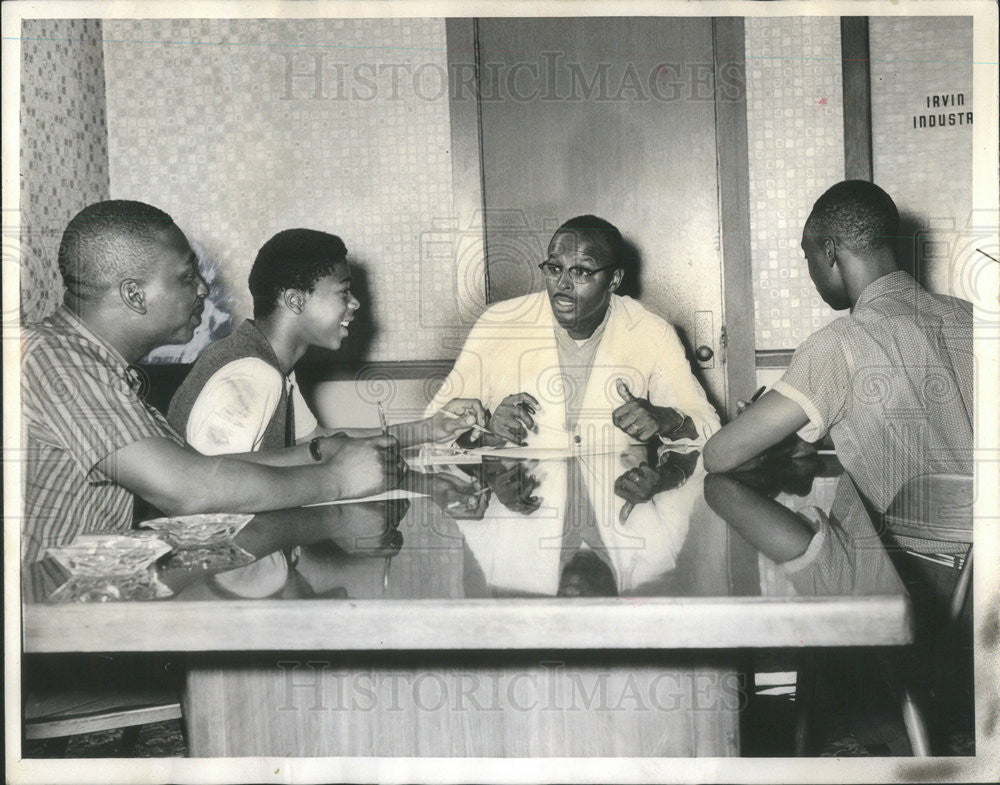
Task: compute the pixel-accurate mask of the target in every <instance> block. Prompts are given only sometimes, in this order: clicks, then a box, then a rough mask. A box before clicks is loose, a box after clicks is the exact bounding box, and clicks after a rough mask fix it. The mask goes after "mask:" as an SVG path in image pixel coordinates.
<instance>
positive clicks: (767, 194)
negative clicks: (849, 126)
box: [746, 17, 844, 350]
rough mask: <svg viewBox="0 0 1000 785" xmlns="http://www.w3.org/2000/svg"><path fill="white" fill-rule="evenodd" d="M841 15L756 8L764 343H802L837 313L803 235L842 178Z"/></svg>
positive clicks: (754, 116) (755, 256) (755, 230)
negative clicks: (810, 262)
mask: <svg viewBox="0 0 1000 785" xmlns="http://www.w3.org/2000/svg"><path fill="white" fill-rule="evenodd" d="M839 53H840V19H839V18H838V17H817V18H808V17H801V18H794V17H776V18H763V17H761V18H756V19H753V18H748V19H747V20H746V58H747V138H748V145H749V148H750V232H751V234H750V249H751V257H752V264H753V273H754V275H753V278H754V293H753V294H754V311H755V320H756V325H757V349H758V350H767V349H794V348H795V347H797V346H798V345H799V344H800V343H802V341H803V340H804V339H805V338H807V337H808V336H809V335H810V334H812V333H813V332H815V331H816V330H817V329H819V328H820V327H822V326H823V325H824V324H826V323H828V322H829V321H831V320H832V319H834V318H836V315H837V314H836V313H835V312H834V311H832V310H831V309H830V308H828V307H827V306H826V304H825V303H824V302H823V301H822V299H821V298H820V296H819V294H818V293H817V292H816V289H815V288H814V287H813V284H812V281H811V280H810V279H809V271H808V268H807V266H806V262H805V259H804V258H803V256H802V250H801V248H800V247H799V241H800V239H801V237H802V225H803V224H804V223H805V220H806V218H807V217H808V216H809V211H810V210H811V209H812V205H813V202H815V201H816V198H817V197H818V196H819V195H820V194H821V193H823V191H825V190H826V189H827V188H828V187H829V186H831V185H833V184H834V183H835V182H837V181H839V180H843V179H844V119H843V118H844V107H843V88H842V79H841V63H840V59H839Z"/></svg>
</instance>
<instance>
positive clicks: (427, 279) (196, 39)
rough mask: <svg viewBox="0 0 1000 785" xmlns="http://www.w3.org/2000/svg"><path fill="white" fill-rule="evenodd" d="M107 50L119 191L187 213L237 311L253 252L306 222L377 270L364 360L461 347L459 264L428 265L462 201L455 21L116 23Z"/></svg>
mask: <svg viewBox="0 0 1000 785" xmlns="http://www.w3.org/2000/svg"><path fill="white" fill-rule="evenodd" d="M104 48H105V66H106V71H107V94H108V133H109V150H110V162H111V193H112V195H113V196H114V197H115V198H135V199H142V200H146V201H150V202H152V203H154V204H156V205H157V206H160V207H162V208H163V209H165V210H167V212H169V213H170V214H171V215H173V216H174V218H175V220H176V221H177V222H178V224H179V225H180V226H181V228H182V229H184V231H185V232H186V233H187V234H188V235H189V237H190V238H191V239H192V240H193V241H195V242H197V243H198V244H200V246H201V248H202V250H203V252H204V254H205V255H207V256H208V257H209V258H211V260H212V261H213V263H217V264H218V265H219V267H220V281H221V282H222V283H223V284H224V285H225V286H226V287H227V288H228V289H229V290H230V291H231V292H232V293H233V295H234V297H235V301H236V302H235V307H234V310H235V314H234V315H235V317H236V320H237V321H239V319H241V318H243V317H245V316H249V315H250V312H251V307H252V304H251V301H250V297H249V291H248V290H247V288H246V280H247V275H248V273H249V270H250V266H251V264H252V262H253V259H254V256H255V254H256V251H257V249H258V248H259V247H260V245H261V244H262V243H263V242H264V241H265V240H266V239H267V238H268V237H270V236H271V235H272V234H274V233H275V232H277V231H279V230H281V229H286V228H290V227H296V226H307V227H312V228H317V229H323V230H326V231H331V232H334V233H336V234H339V235H340V236H341V237H343V238H344V241H345V243H346V244H347V247H348V249H349V251H350V253H351V257H352V259H353V261H354V262H355V263H356V264H357V265H358V266H359V267H361V268H363V271H362V274H359V275H356V278H363V279H366V280H365V281H364V283H365V286H364V291H362V292H361V293H362V294H363V295H364V296H365V298H366V300H367V301H366V302H365V303H364V307H365V308H366V309H368V310H367V315H368V318H369V321H368V324H369V325H371V326H372V331H373V332H374V335H373V337H371V338H370V343H369V345H368V346H367V347H366V348H365V350H364V351H363V353H362V354H363V356H364V358H365V359H368V360H404V359H413V358H421V359H427V358H447V357H449V356H454V353H455V350H454V349H447V348H443V346H442V343H443V338H442V336H443V335H444V334H445V333H452V334H453V333H455V332H458V333H460V334H461V335H462V336H463V337H464V332H465V330H466V329H467V328H464V327H460V324H461V321H462V320H460V318H459V315H458V314H459V306H458V303H457V299H458V298H457V296H456V293H455V292H456V287H457V285H458V282H457V281H456V278H457V277H458V276H457V275H456V274H455V272H454V265H449V264H447V263H445V264H441V263H435V264H433V265H424V264H421V253H422V249H424V246H426V243H424V242H422V239H425V238H424V235H425V234H426V233H427V232H430V231H431V230H432V229H433V228H434V227H435V226H437V225H439V224H440V223H441V222H442V221H448V220H449V219H451V218H452V217H453V213H454V206H453V198H452V181H451V161H450V158H449V148H450V127H449V110H448V95H447V85H446V81H444V80H445V79H446V76H445V75H446V45H445V28H444V21H443V20H440V19H437V20H431V19H363V20H360V19H359V20H352V19H308V20H225V19H189V20H135V21H123V20H108V21H106V22H105V43H104ZM317 73H319V74H320V77H319V78H317V77H316V74H317ZM299 74H306V76H299ZM439 251H440V247H439V246H436V251H435V252H436V253H439ZM462 286H465V283H464V282H462ZM355 324H356V326H357V325H359V324H360V322H356V323H355ZM375 326H377V329H376V327H375ZM357 332H361V331H360V330H359V331H357ZM352 340H357V339H356V336H355V335H354V334H352V336H351V338H350V339H348V341H345V346H344V350H345V351H349V350H350V345H349V343H350V341H352ZM451 343H455V341H452V342H451ZM458 343H460V340H459V341H458ZM355 348H357V347H355ZM161 359H170V358H161Z"/></svg>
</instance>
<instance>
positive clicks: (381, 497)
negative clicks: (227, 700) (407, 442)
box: [302, 488, 427, 507]
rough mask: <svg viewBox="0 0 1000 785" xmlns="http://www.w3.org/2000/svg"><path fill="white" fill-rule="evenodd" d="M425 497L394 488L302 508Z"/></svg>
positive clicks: (307, 505) (424, 494)
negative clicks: (370, 494) (356, 497)
mask: <svg viewBox="0 0 1000 785" xmlns="http://www.w3.org/2000/svg"><path fill="white" fill-rule="evenodd" d="M425 496H427V494H426V493H418V492H417V491H408V490H405V489H403V488H394V489H393V490H391V491H384V492H383V493H376V494H373V495H372V496H364V497H361V498H358V499H335V500H334V501H329V502H316V503H315V504H303V505H302V506H303V507H325V506H327V505H330V504H364V503H365V502H389V501H396V500H398V499H422V498H424V497H425Z"/></svg>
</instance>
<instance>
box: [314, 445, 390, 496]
mask: <svg viewBox="0 0 1000 785" xmlns="http://www.w3.org/2000/svg"><path fill="white" fill-rule="evenodd" d="M320 453H321V454H322V456H323V463H324V465H325V466H326V467H327V468H328V469H329V471H330V473H331V474H332V475H333V478H334V482H335V483H336V484H337V486H338V488H339V490H340V494H339V497H340V498H342V499H351V498H359V497H363V496H371V495H372V494H376V493H382V492H383V491H388V490H391V489H392V488H395V487H396V486H397V485H399V483H400V480H402V479H403V475H405V474H406V462H405V461H404V460H403V458H402V456H401V455H400V454H399V442H398V441H396V439H395V438H393V437H392V436H372V437H369V438H366V439H352V438H348V437H346V436H341V435H335V436H328V437H326V438H324V439H323V442H322V446H321V447H320Z"/></svg>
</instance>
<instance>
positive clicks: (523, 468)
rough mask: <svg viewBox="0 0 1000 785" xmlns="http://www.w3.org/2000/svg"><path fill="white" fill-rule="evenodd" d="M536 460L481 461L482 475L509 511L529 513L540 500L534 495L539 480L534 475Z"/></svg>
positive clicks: (536, 466) (539, 503)
mask: <svg viewBox="0 0 1000 785" xmlns="http://www.w3.org/2000/svg"><path fill="white" fill-rule="evenodd" d="M537 468H538V461H504V460H499V461H493V460H488V461H484V462H483V475H484V477H485V478H486V482H487V483H489V486H490V489H491V490H492V491H493V493H495V494H496V496H497V499H499V500H500V503H501V504H503V506H504V507H506V508H507V509H508V510H510V511H511V512H516V513H520V514H522V515H531V513H533V512H534V511H535V510H537V509H538V508H539V507H540V506H541V504H542V500H541V498H539V497H538V496H535V495H534V493H535V489H536V488H537V487H538V485H539V480H538V478H537V477H536V476H535V471H536V470H537Z"/></svg>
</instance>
